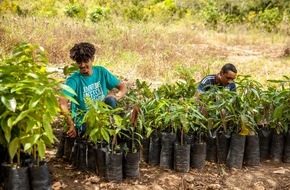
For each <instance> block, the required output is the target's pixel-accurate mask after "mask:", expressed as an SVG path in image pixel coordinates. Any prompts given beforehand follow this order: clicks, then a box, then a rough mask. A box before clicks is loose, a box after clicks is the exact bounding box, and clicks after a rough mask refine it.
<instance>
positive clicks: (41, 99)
mask: <svg viewBox="0 0 290 190" xmlns="http://www.w3.org/2000/svg"><path fill="white" fill-rule="evenodd" d="M47 65H48V60H47V58H46V56H45V52H44V50H43V48H42V47H40V46H38V45H33V44H29V43H21V44H18V45H16V46H14V47H13V53H12V55H9V56H5V55H1V57H0V99H1V100H0V144H3V145H4V146H6V147H7V148H8V152H9V157H10V163H11V165H18V166H20V164H21V162H20V161H21V160H20V153H21V152H25V153H27V154H29V155H33V157H34V161H36V163H37V164H39V161H40V160H42V159H43V158H44V156H45V149H46V146H50V145H51V144H52V143H53V142H54V139H55V136H54V135H53V131H52V127H51V121H52V120H53V119H54V118H55V116H57V114H58V111H59V106H58V101H57V97H58V95H60V90H59V88H60V87H61V86H60V84H61V83H60V82H59V81H58V80H56V79H55V78H53V76H52V75H51V74H52V73H50V72H48V71H47V70H46V66H47Z"/></svg>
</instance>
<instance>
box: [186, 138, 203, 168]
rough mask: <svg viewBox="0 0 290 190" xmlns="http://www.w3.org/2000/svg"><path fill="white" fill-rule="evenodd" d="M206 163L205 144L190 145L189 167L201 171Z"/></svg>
mask: <svg viewBox="0 0 290 190" xmlns="http://www.w3.org/2000/svg"><path fill="white" fill-rule="evenodd" d="M205 161H206V143H205V142H201V143H192V144H191V151H190V166H191V167H192V168H197V169H201V168H202V167H203V166H204V164H205Z"/></svg>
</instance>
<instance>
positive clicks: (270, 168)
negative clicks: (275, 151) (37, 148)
mask: <svg viewBox="0 0 290 190" xmlns="http://www.w3.org/2000/svg"><path fill="white" fill-rule="evenodd" d="M55 132H56V136H57V138H59V137H60V134H61V130H56V131H55ZM56 147H57V143H56V144H55V147H54V148H51V149H49V150H47V154H46V155H47V157H46V160H47V161H48V166H49V168H50V172H51V174H52V182H53V189H54V190H58V189H74V190H98V189H119V190H139V189H140V190H141V189H142V190H143V189H144V190H153V189H154V190H165V189H166V190H175V189H178V190H179V189H180V190H181V189H228V190H229V189H235V190H248V189H254V190H266V189H279V190H282V189H285V190H286V189H290V164H289V163H276V162H270V161H267V162H263V163H261V164H260V166H258V167H243V168H242V169H241V170H237V171H234V172H231V171H230V170H229V169H228V168H227V167H226V166H224V165H219V164H215V163H209V162H207V163H206V165H205V166H204V168H202V169H200V170H197V169H191V170H190V171H189V172H188V173H178V172H175V171H174V170H163V169H161V168H160V167H158V166H157V167H156V166H150V165H149V164H147V163H144V162H141V163H140V178H139V179H134V180H128V179H124V180H123V181H122V182H121V183H112V182H107V181H106V179H105V178H104V177H98V176H97V175H96V174H94V173H90V172H81V171H78V170H76V169H75V168H74V167H73V166H72V165H70V164H69V163H68V162H67V161H64V160H63V159H56V158H55V153H56Z"/></svg>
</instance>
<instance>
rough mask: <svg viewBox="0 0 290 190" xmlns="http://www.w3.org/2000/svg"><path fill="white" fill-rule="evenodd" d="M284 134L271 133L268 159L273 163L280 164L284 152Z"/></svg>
mask: <svg viewBox="0 0 290 190" xmlns="http://www.w3.org/2000/svg"><path fill="white" fill-rule="evenodd" d="M284 141H285V138H284V134H283V133H279V134H278V133H276V132H274V133H273V137H272V142H271V151H270V157H271V160H272V161H273V162H282V158H283V152H284Z"/></svg>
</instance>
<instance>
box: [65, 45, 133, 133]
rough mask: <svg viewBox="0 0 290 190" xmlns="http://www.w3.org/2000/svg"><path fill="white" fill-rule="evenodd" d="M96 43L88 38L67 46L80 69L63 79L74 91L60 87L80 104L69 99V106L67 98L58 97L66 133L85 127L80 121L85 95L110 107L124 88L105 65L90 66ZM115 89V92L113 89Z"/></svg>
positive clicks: (115, 102) (122, 94)
mask: <svg viewBox="0 0 290 190" xmlns="http://www.w3.org/2000/svg"><path fill="white" fill-rule="evenodd" d="M95 52H96V49H95V47H94V46H93V45H92V44H90V43H87V42H82V43H78V44H75V45H74V46H73V48H72V49H71V50H70V58H71V59H72V60H73V61H75V62H76V63H77V65H78V67H79V70H78V71H76V72H74V73H73V74H72V75H71V76H70V77H68V78H67V79H66V85H67V86H69V87H70V88H72V89H73V90H74V91H75V92H76V94H77V95H73V94H71V93H69V92H68V91H65V90H63V93H64V94H66V95H68V96H71V97H72V98H74V99H75V100H76V101H77V102H78V103H79V105H77V104H74V103H73V102H71V106H70V110H69V105H68V99H67V98H64V97H61V98H60V99H59V104H60V109H61V111H62V112H63V113H64V114H65V116H66V119H67V123H68V126H69V128H68V131H67V136H68V137H76V136H77V135H79V136H80V134H84V132H85V130H86V128H85V127H84V125H83V124H82V118H83V114H79V113H82V112H85V111H86V110H87V106H86V103H85V97H86V96H88V97H89V98H91V99H93V100H101V101H104V102H105V103H106V104H108V105H110V106H111V107H112V108H116V106H117V101H118V100H119V99H121V98H122V97H123V96H124V95H125V94H126V92H127V87H126V85H125V84H124V83H123V82H121V80H120V79H118V78H117V77H115V76H114V75H113V74H112V73H111V72H109V71H108V70H107V69H106V68H104V67H101V66H93V62H94V56H95ZM114 88H116V89H118V90H117V92H116V93H113V92H112V90H113V89H114Z"/></svg>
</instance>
